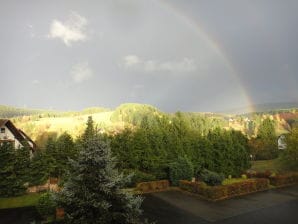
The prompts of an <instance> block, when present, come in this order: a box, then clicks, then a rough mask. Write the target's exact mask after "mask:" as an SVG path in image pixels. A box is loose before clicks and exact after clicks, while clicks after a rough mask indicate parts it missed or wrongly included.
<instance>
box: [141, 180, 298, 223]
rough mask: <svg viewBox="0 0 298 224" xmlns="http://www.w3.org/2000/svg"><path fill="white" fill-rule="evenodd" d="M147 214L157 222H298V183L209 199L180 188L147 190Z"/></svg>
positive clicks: (145, 212)
mask: <svg viewBox="0 0 298 224" xmlns="http://www.w3.org/2000/svg"><path fill="white" fill-rule="evenodd" d="M143 209H144V216H145V217H148V218H149V220H153V221H157V223H158V224H190V223H191V224H205V223H216V224H217V223H218V224H232V223H233V224H234V223H235V224H236V223H241V224H247V223H250V224H251V223H262V224H266V223H268V224H277V223H283V224H287V223H289V224H290V223H295V224H296V223H298V186H293V187H288V188H283V189H276V190H270V191H265V192H259V193H256V194H251V195H246V196H242V197H239V198H234V199H229V200H224V201H219V202H208V201H204V200H202V199H200V198H197V197H194V196H193V195H190V194H187V193H182V192H180V191H168V192H159V193H153V194H148V195H146V197H145V200H144V202H143Z"/></svg>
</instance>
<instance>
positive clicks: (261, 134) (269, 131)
mask: <svg viewBox="0 0 298 224" xmlns="http://www.w3.org/2000/svg"><path fill="white" fill-rule="evenodd" d="M275 129H276V122H275V121H274V120H271V119H270V118H266V119H264V120H263V121H262V123H261V125H260V127H259V130H258V136H257V138H256V139H253V140H252V141H251V144H250V146H251V152H252V154H253V155H254V157H255V159H257V160H264V159H275V158H277V156H278V148H277V135H276V131H275Z"/></svg>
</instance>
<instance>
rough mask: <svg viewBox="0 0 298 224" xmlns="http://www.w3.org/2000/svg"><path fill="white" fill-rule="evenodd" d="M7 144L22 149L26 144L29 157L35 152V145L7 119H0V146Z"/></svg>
mask: <svg viewBox="0 0 298 224" xmlns="http://www.w3.org/2000/svg"><path fill="white" fill-rule="evenodd" d="M3 142H9V143H11V144H12V145H13V147H14V148H16V149H17V148H20V147H23V146H24V144H28V145H29V146H30V148H31V150H30V155H33V152H34V151H35V150H36V144H35V143H34V142H33V141H32V139H31V138H30V137H29V136H27V135H26V134H25V133H24V132H23V131H22V130H20V129H17V128H16V126H14V124H13V123H12V122H11V121H10V120H8V119H0V144H3Z"/></svg>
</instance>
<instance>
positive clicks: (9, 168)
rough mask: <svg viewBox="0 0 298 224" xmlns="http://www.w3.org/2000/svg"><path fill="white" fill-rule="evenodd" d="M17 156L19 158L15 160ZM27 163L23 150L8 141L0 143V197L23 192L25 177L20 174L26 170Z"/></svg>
mask: <svg viewBox="0 0 298 224" xmlns="http://www.w3.org/2000/svg"><path fill="white" fill-rule="evenodd" d="M20 150H23V149H20ZM28 156H29V155H28ZM17 158H20V160H17ZM27 165H28V164H27V160H26V159H25V158H24V153H23V151H21V152H19V151H18V149H16V150H15V149H14V148H13V146H12V144H10V143H1V145H0V197H9V196H17V195H21V194H23V193H24V192H25V190H26V188H25V186H24V185H25V183H26V180H27V178H26V177H24V176H22V174H23V172H26V171H27V172H28V170H26V168H27ZM22 169H25V170H22Z"/></svg>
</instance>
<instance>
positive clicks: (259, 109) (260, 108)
mask: <svg viewBox="0 0 298 224" xmlns="http://www.w3.org/2000/svg"><path fill="white" fill-rule="evenodd" d="M296 108H298V102H281V103H263V104H253V105H250V106H247V107H239V108H233V109H230V110H225V111H220V113H224V114H234V115H237V114H249V113H264V112H278V111H288V110H291V109H296ZM252 110H253V111H252Z"/></svg>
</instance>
